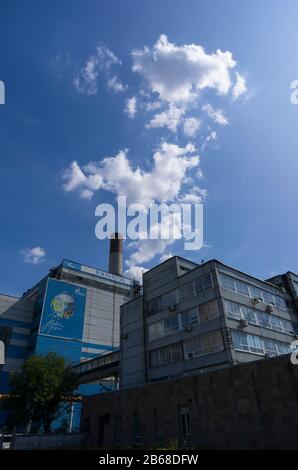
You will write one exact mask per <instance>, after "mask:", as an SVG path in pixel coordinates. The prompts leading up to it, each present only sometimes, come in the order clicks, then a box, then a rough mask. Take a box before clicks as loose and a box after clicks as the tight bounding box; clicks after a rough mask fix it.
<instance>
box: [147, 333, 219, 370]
mask: <svg viewBox="0 0 298 470" xmlns="http://www.w3.org/2000/svg"><path fill="white" fill-rule="evenodd" d="M223 349H224V345H223V340H222V334H221V332H220V331H213V332H212V333H208V334H205V335H202V336H196V337H195V338H191V339H188V340H186V341H183V343H174V344H169V345H167V346H164V347H162V348H158V349H155V350H153V351H151V354H150V364H151V367H160V366H165V365H168V364H173V363H174V362H179V361H182V360H183V359H184V360H189V359H193V358H196V357H199V356H202V355H205V354H211V353H214V352H217V351H222V350H223Z"/></svg>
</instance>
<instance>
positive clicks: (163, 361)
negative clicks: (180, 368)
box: [150, 343, 182, 367]
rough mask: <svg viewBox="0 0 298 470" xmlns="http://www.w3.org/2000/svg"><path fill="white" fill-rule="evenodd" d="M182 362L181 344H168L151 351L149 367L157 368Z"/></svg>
mask: <svg viewBox="0 0 298 470" xmlns="http://www.w3.org/2000/svg"><path fill="white" fill-rule="evenodd" d="M181 360H182V350H181V343H175V344H170V345H168V346H164V347H162V348H159V349H155V350H154V351H151V355H150V362H151V367H159V366H164V365H167V364H172V363H174V362H179V361H181Z"/></svg>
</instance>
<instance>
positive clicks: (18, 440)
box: [0, 433, 86, 450]
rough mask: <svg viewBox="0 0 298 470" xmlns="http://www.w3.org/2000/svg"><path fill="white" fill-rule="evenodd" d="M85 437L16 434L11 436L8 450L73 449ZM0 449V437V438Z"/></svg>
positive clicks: (79, 435) (78, 435)
mask: <svg viewBox="0 0 298 470" xmlns="http://www.w3.org/2000/svg"><path fill="white" fill-rule="evenodd" d="M85 439H86V436H84V435H83V434H75V433H74V434H17V435H16V436H13V438H12V440H11V443H10V448H11V449H14V450H37V449H38V450H40V449H74V448H78V447H81V446H82V445H83V443H84V442H85ZM0 448H2V446H1V437H0Z"/></svg>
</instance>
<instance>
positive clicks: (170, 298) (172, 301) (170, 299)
mask: <svg viewBox="0 0 298 470" xmlns="http://www.w3.org/2000/svg"><path fill="white" fill-rule="evenodd" d="M161 299H162V300H161V301H162V308H163V309H165V308H168V307H170V306H171V305H176V304H177V303H178V301H177V291H176V290H172V291H171V292H168V293H167V294H164V295H163V296H162V298H161Z"/></svg>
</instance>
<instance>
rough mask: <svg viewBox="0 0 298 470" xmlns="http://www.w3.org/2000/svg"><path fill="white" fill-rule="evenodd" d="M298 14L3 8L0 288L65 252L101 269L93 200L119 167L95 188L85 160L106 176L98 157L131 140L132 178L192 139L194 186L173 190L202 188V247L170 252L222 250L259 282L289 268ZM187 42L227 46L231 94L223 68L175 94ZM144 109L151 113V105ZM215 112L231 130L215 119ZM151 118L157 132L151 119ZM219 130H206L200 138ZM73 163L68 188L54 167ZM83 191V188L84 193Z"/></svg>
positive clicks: (279, 9) (272, 5)
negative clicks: (168, 57)
mask: <svg viewBox="0 0 298 470" xmlns="http://www.w3.org/2000/svg"><path fill="white" fill-rule="evenodd" d="M297 19H298V4H297V2H296V1H294V0H293V1H289V0H288V1H281V0H280V1H277V0H270V1H269V0H267V1H263V2H259V1H255V0H251V1H250V2H244V1H235V0H233V1H223V0H211V1H210V0H208V1H203V0H201V1H188V2H185V1H177V0H171V1H159V2H157V1H155V0H154V1H152V0H151V1H145V0H143V1H142V2H140V1H129V2H123V1H120V0H119V1H93V0H87V1H86V2H79V1H76V0H72V1H68V0H60V1H57V0H51V1H46V0H41V1H30V0H27V1H26V2H21V1H16V0H10V1H6V2H2V5H1V15H0V80H3V81H4V82H5V86H6V104H5V105H3V106H0V142H1V147H0V162H1V171H0V196H1V198H0V211H1V232H0V233H1V236H0V240H1V245H0V259H1V268H0V291H1V292H3V293H9V294H19V293H22V292H23V291H24V290H26V289H27V288H28V287H30V286H31V285H32V284H33V283H34V282H36V281H37V280H38V279H39V278H40V277H41V276H43V275H45V274H46V273H47V270H48V269H49V267H51V266H53V265H55V264H58V263H59V262H60V261H61V259H62V258H63V257H65V258H70V259H73V260H76V261H79V262H82V263H85V264H89V265H92V266H98V267H101V268H103V269H105V268H106V266H107V248H108V244H107V242H106V241H99V240H98V239H97V238H96V237H95V234H94V228H95V224H96V222H97V219H96V218H95V216H94V211H95V207H96V206H97V204H99V203H101V202H112V201H114V198H115V187H116V186H117V184H118V183H119V180H121V175H120V174H118V177H119V178H118V179H117V178H116V179H113V180H112V181H111V179H109V176H106V182H105V185H104V186H100V187H99V189H96V185H95V186H94V184H93V186H92V184H91V182H90V178H89V179H88V176H90V173H89V174H88V171H87V170H86V165H88V163H90V162H97V163H96V165H97V170H96V174H97V176H98V175H101V172H106V173H107V168H106V165H105V164H104V163H103V162H102V161H103V159H104V158H105V157H110V158H112V159H113V160H112V161H111V164H112V165H114V166H112V169H115V168H116V165H117V164H118V161H117V160H115V159H116V157H117V155H119V152H120V151H121V150H123V149H128V153H127V155H126V157H125V158H126V161H127V162H128V163H129V165H130V169H131V170H132V172H133V174H134V176H136V175H135V173H134V172H135V170H136V168H137V166H139V167H140V169H141V172H142V174H147V175H148V174H149V175H151V176H150V177H151V178H152V172H153V168H154V163H153V154H154V153H156V152H157V151H161V149H162V144H163V143H167V144H169V145H174V146H176V147H175V149H177V148H179V149H183V148H184V149H185V147H186V145H187V144H188V143H189V142H192V144H193V145H194V146H195V147H196V152H194V153H193V155H198V156H199V157H200V163H199V164H198V165H197V167H194V168H190V169H188V170H186V172H185V175H184V177H191V178H192V182H190V183H189V184H188V185H186V186H183V187H182V186H181V190H179V191H178V193H177V192H176V193H175V191H174V192H173V194H174V196H175V197H177V198H178V199H181V198H182V197H183V196H185V195H187V194H190V193H192V191H193V188H194V187H196V188H199V190H198V189H196V191H197V192H196V195H197V196H198V197H199V196H200V197H204V196H205V197H204V232H205V233H204V239H205V242H206V244H207V246H206V247H205V248H203V249H202V250H200V251H192V252H185V251H183V246H182V245H181V244H179V243H177V244H175V245H174V244H172V245H170V246H166V247H165V253H166V254H167V253H172V254H176V253H177V254H179V255H181V256H185V257H187V258H191V259H193V260H195V261H200V260H201V259H205V260H207V259H210V258H218V259H220V260H222V261H223V262H226V263H228V264H231V265H233V266H235V267H238V268H239V269H242V270H244V271H247V272H250V273H252V274H255V275H257V276H260V277H262V278H266V277H269V276H271V275H273V274H275V273H278V272H281V271H286V270H292V271H297V270H298V255H297V249H296V247H297V229H298V221H297V218H296V207H297V202H298V185H297V171H298V159H297V155H298V136H297V130H296V129H297V122H298V106H294V105H293V104H291V102H290V93H291V91H290V83H291V82H292V81H293V80H295V79H297V78H298V58H297V57H298V56H297V44H298V41H297V39H298V29H297ZM161 35H166V36H167V41H168V42H167V43H166V44H168V45H170V46H169V47H170V48H173V47H174V48H175V47H176V48H177V49H175V51H176V52H177V56H179V57H180V58H179V60H178V59H177V60H176V61H174V62H173V67H177V69H175V70H173V72H172V75H171V76H169V77H166V79H167V80H168V79H170V80H172V79H173V83H172V85H173V87H174V88H172V89H171V90H169V89H164V88H163V89H162V88H159V92H157V91H156V87H158V86H159V85H160V86H162V85H164V84H166V85H167V83H168V81H167V80H166V82H165V83H162V80H163V79H164V78H165V75H159V73H160V69H158V70H156V69H154V70H153V72H154V74H156V73H157V77H158V80H159V79H160V80H161V82H159V83H158V86H157V85H156V83H155V85H152V80H151V82H150V74H151V72H152V69H151V68H150V67H151V66H150V60H151V59H152V55H153V52H154V50H153V48H154V45H156V44H157V43H158V41H159V38H160V36H161ZM191 44H194V45H195V46H196V47H199V46H202V47H203V48H204V54H205V56H204V57H203V59H205V58H206V60H207V62H208V60H211V59H210V57H213V59H212V60H215V62H214V64H213V65H214V66H215V68H216V67H217V65H218V64H219V62H218V60H217V59H218V57H217V56H216V51H217V50H218V49H220V50H221V51H229V52H230V53H231V54H232V56H233V59H234V60H235V61H236V62H237V65H235V66H234V67H233V68H230V69H229V67H227V70H225V72H228V74H229V76H230V77H229V78H230V80H231V83H230V87H229V90H228V91H224V92H223V89H221V91H222V93H221V94H220V93H219V91H220V90H219V88H220V87H222V86H224V85H227V77H226V76H225V75H224V74H222V70H221V69H220V67H219V68H218V70H217V69H216V70H215V73H217V74H219V76H216V80H217V79H218V81H217V82H216V83H217V84H215V85H214V84H213V87H212V86H211V87H210V86H209V87H208V86H207V87H204V86H203V85H202V86H201V89H200V90H199V91H198V92H197V94H196V96H195V97H194V98H193V99H192V100H188V101H187V100H186V101H185V100H184V101H183V100H182V101H181V99H180V98H181V97H180V98H179V99H177V96H175V97H174V98H173V95H171V93H170V92H171V91H173V89H174V91H175V90H176V91H177V87H176V85H177V83H178V82H176V81H175V80H176V78H177V77H178V78H179V77H180V78H179V79H180V83H181V80H182V81H183V79H184V78H185V77H186V78H185V80H186V82H187V74H189V73H191V72H189V68H188V67H187V66H188V65H189V64H186V63H184V62H183V60H184V59H183V57H184V56H183V54H184V52H185V50H186V49H185V48H186V47H187V46H189V45H191ZM163 45H164V46H165V40H164V42H163ZM144 46H147V47H148V51H149V52H148V57H147V56H146V57H147V58H146V57H145V56H144V54H143V55H142V53H141V59H140V60H141V66H140V67H141V71H135V72H133V71H132V67H133V64H134V61H136V58H134V57H133V56H132V51H133V50H139V51H143V48H144ZM166 47H168V46H166ZM196 51H197V49H196ZM212 54H213V55H212ZM181 57H182V59H181ZM214 57H215V59H214ZM91 59H92V60H93V63H92V64H93V65H92V67H93V68H92V67H91V70H90V60H91ZM147 59H148V60H147ZM148 61H149V62H148ZM120 62H121V64H120ZM203 62H204V61H203ZM88 63H89V69H88V67H87V68H86V66H87V64H88ZM148 63H149V65H148ZM159 63H160V64H161V66H162V63H161V62H158V61H157V65H158V64H159ZM201 66H202V64H201ZM200 70H201V72H202V73H205V69H204V67H203V68H202V69H200ZM84 71H85V72H84ZM236 72H237V73H239V74H240V75H241V77H243V78H244V80H245V83H246V85H245V86H246V89H247V90H246V92H245V93H244V92H243V94H241V96H239V97H238V99H234V96H233V87H234V86H235V80H236V75H235V74H236ZM88 73H89V75H88ZM92 73H93V75H92ZM86 74H87V75H86ZM94 74H95V75H94ZM183 74H185V77H183ZM86 77H87V79H86ZM115 77H117V79H116V78H115ZM155 77H156V75H155ZM151 78H152V76H151ZM203 78H204V77H203ZM177 80H178V79H177ZM207 80H210V76H208V77H207ZM216 80H215V81H216ZM178 81H179V80H178ZM190 82H191V78H190ZM119 83H121V84H122V86H123V89H121V85H119ZM115 84H118V89H117V90H116V89H115ZM178 85H179V83H178ZM209 85H210V83H209ZM154 86H155V91H154ZM113 87H114V88H113ZM175 87H176V88H175ZM160 90H162V91H160ZM180 91H181V90H180ZM182 91H183V90H182ZM133 97H136V103H137V106H136V112H135V115H134V117H132V116H131V117H129V116H128V114H127V113H125V112H124V109H125V106H126V105H127V100H129V99H131V98H133ZM179 100H180V101H179ZM152 103H159V104H157V105H156V106H159V108H157V107H156V109H155V110H151V111H147V110H146V106H147V107H148V105H149V104H151V105H152ZM204 105H205V111H203V110H202V107H204ZM206 105H208V106H209V108H208V107H206ZM170 109H171V112H172V118H171V116H169V114H167V112H169V110H170ZM177 109H178V112H177ZM208 110H209V114H208V112H207V111H208ZM210 110H211V112H210ZM218 110H221V111H222V114H221V116H224V118H225V119H226V120H227V122H228V123H227V124H225V123H223V122H222V120H221V123H220V122H219V121H220V119H218V113H217V114H214V113H216V111H217V112H218ZM179 112H180V116H179ZM161 113H166V114H163V115H162V116H160V114H161ZM175 113H176V114H175ZM177 113H178V117H177ZM212 113H213V114H212ZM156 115H157V117H156ZM173 115H174V116H176V117H175V119H176V121H175V119H174V120H173ZM155 117H156V119H155V121H153V120H154V118H155ZM169 118H171V119H169ZM188 118H194V119H195V120H196V121H197V122H198V123H199V124H198V126H199V128H198V129H197V131H196V132H194V134H193V135H191V136H190V135H187V133H186V132H185V120H187V119H188ZM150 122H151V125H150ZM153 122H155V124H153ZM161 122H163V125H164V127H154V126H157V125H161V124H160V123H161ZM193 123H194V121H192V124H193ZM175 125H176V129H175V128H174V129H173V126H174V127H175ZM165 126H170V127H172V128H169V127H165ZM215 132H216V137H217V138H216V140H214V141H211V140H210V139H209V143H208V144H207V138H208V136H209V135H211V133H213V134H212V135H213V136H215V134H214V133H215ZM164 152H165V151H164ZM182 158H183V157H182ZM185 158H190V156H189V157H188V156H186V157H185ZM73 161H76V162H77V165H78V167H79V169H80V171H82V172H83V174H84V175H85V177H86V178H87V183H86V181H85V182H84V183H83V184H81V183H80V185H79V184H76V186H75V188H74V189H72V190H68V191H67V190H66V188H65V184H67V181H69V178H70V177H69V178H68V180H67V178H66V179H65V177H64V178H63V176H65V174H68V175H69V174H70V173H69V171H70V165H71V163H72V162H73ZM100 162H101V163H100ZM182 163H183V162H182V161H181V160H179V161H177V165H179V164H182ZM177 168H178V166H177ZM198 170H200V171H201V172H202V173H203V175H204V178H203V179H202V178H200V177H199V171H198ZM72 176H73V175H72ZM184 177H183V178H182V179H181V181H180V182H178V183H179V184H180V183H181V185H182V183H183V181H185V178H184ZM116 180H117V181H116ZM131 183H132V185H134V181H133V180H132V181H131ZM121 184H122V188H123V182H122V183H121ZM142 184H143V183H142V181H141V183H140V186H142ZM91 186H92V193H93V194H92V195H91V194H89V193H86V192H85V193H84V195H85V197H82V191H84V190H86V189H87V190H88V191H90V187H91ZM109 186H110V187H112V189H111V190H108V189H107V187H109ZM124 187H127V188H129V181H128V183H127V182H126V186H124ZM150 187H151V188H152V184H151V185H150ZM94 188H95V189H94ZM68 189H69V188H68ZM141 189H142V188H137V190H138V191H140V190H141ZM143 189H144V188H143ZM153 189H154V190H155V189H156V188H154V185H153ZM129 190H130V191H131V188H130V189H129ZM163 190H164V188H162V189H161V191H163ZM202 190H203V191H202ZM156 191H157V195H158V190H157V189H156ZM198 191H201V192H198ZM205 192H207V195H205ZM137 193H138V192H137ZM88 194H89V199H88V197H86V196H88ZM138 194H139V193H138ZM91 196H92V197H91ZM36 247H40V248H42V250H44V252H43V251H40V250H39V251H38V250H37V252H35V255H36V257H35V258H34V257H32V256H28V252H26V250H28V249H32V248H36ZM137 250H140V247H138V248H137ZM144 250H145V251H144ZM146 250H147V251H146ZM150 250H151V252H150ZM154 250H155V248H154V247H150V246H149V245H148V244H147V247H145V248H144V245H143V247H141V251H140V256H139V258H138V262H135V261H136V258H133V257H132V255H133V252H132V249H131V248H130V249H129V248H128V247H127V249H126V261H128V262H130V263H131V264H130V267H131V266H132V267H134V266H133V265H134V264H135V265H136V266H142V267H145V268H148V267H150V266H153V265H154V264H156V263H158V262H159V260H160V258H161V257H162V256H163V253H161V252H160V251H158V250H155V251H154ZM144 252H146V253H145V255H144ZM148 252H150V253H148ZM26 253H27V257H26ZM43 253H44V256H42V255H43ZM33 254H34V253H33ZM29 255H30V253H29ZM142 256H143V259H142ZM144 259H145V261H144ZM33 261H36V262H35V263H34V262H33ZM37 261H39V262H37ZM139 261H140V262H139ZM126 267H127V268H128V267H129V266H128V265H127V266H126Z"/></svg>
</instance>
